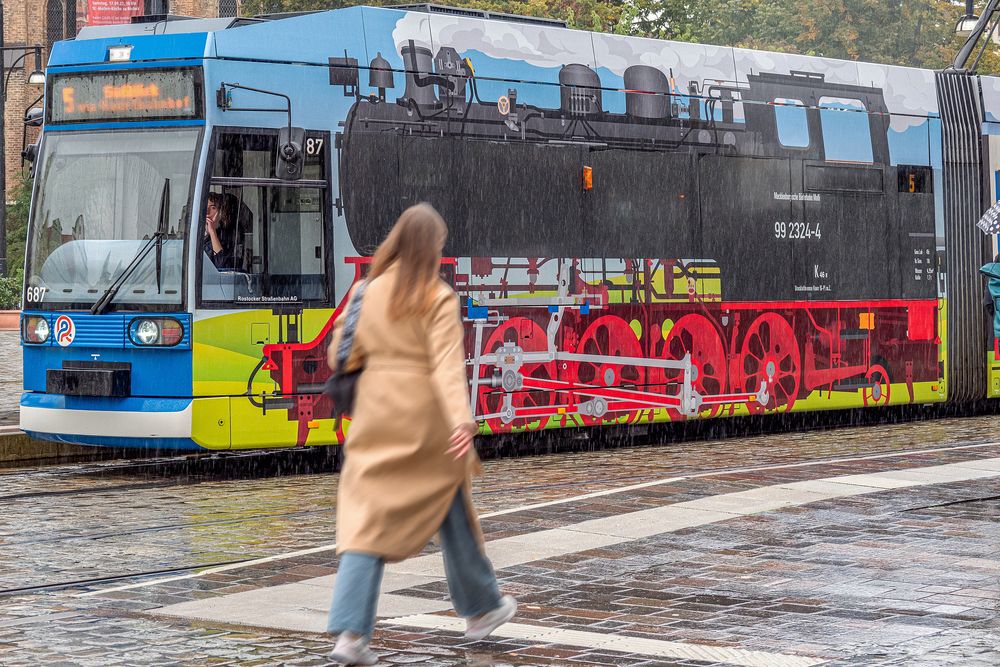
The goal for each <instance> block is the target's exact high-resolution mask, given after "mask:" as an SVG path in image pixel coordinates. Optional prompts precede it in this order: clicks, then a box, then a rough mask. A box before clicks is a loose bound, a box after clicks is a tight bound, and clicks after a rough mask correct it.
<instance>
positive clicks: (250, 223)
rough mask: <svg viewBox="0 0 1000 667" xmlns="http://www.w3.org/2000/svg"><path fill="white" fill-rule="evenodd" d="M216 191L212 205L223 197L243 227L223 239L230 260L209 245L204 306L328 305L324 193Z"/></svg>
mask: <svg viewBox="0 0 1000 667" xmlns="http://www.w3.org/2000/svg"><path fill="white" fill-rule="evenodd" d="M212 192H214V193H216V196H213V195H209V197H208V201H212V200H217V199H218V196H221V198H222V201H223V202H224V204H223V206H224V210H226V211H228V215H229V216H230V217H233V216H234V215H235V217H236V219H237V221H238V223H237V225H236V226H235V227H232V228H230V229H232V231H231V232H229V233H228V234H225V235H221V236H220V237H219V238H220V240H223V236H224V239H225V240H224V242H223V245H224V251H225V252H226V253H227V259H226V260H224V261H219V260H217V259H216V258H215V257H213V255H212V253H210V252H209V248H208V246H207V243H208V241H206V248H205V253H204V255H205V258H204V259H203V260H202V299H203V300H204V301H214V302H235V303H236V304H243V305H250V304H255V303H259V304H261V305H263V306H266V305H267V304H278V303H302V302H317V301H323V302H325V301H327V299H328V295H327V281H326V248H325V242H324V236H323V202H324V197H325V194H324V191H323V190H322V189H320V188H308V187H295V186H285V185H242V186H232V187H230V186H222V187H220V186H214V187H213V188H212ZM206 209H207V204H206ZM234 211H239V212H238V213H234ZM227 224H229V223H227ZM228 257H233V258H235V259H234V260H229V259H228Z"/></svg>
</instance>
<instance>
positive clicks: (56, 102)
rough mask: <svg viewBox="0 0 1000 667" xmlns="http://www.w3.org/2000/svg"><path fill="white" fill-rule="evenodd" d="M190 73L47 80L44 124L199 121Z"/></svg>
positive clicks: (194, 74) (196, 84) (195, 81)
mask: <svg viewBox="0 0 1000 667" xmlns="http://www.w3.org/2000/svg"><path fill="white" fill-rule="evenodd" d="M201 89H202V85H201V76H200V71H199V70H195V69H177V70H122V71H117V72H79V73H72V74H63V75H59V76H55V77H52V84H51V88H50V90H49V94H48V96H47V97H48V100H49V109H48V118H47V119H46V120H47V122H49V123H81V122H95V121H112V120H114V121H120V120H156V119H171V120H173V119H188V118H201V117H202V101H201Z"/></svg>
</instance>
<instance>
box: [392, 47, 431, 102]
mask: <svg viewBox="0 0 1000 667" xmlns="http://www.w3.org/2000/svg"><path fill="white" fill-rule="evenodd" d="M401 54H402V56H403V67H405V68H406V91H405V92H404V93H403V96H404V97H406V98H408V99H411V100H413V101H414V102H416V103H417V104H419V105H421V106H434V105H436V104H437V103H438V100H437V95H435V94H434V86H433V85H420V83H419V82H418V78H420V79H422V78H423V77H426V76H427V75H429V74H431V73H432V72H433V71H434V68H433V65H432V60H431V50H430V49H428V48H427V47H424V46H417V45H415V44H414V43H413V40H410V42H409V44H407V45H406V46H404V47H403V48H402V50H401Z"/></svg>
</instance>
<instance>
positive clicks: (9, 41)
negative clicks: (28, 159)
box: [3, 0, 47, 183]
mask: <svg viewBox="0 0 1000 667" xmlns="http://www.w3.org/2000/svg"><path fill="white" fill-rule="evenodd" d="M3 10H4V12H3V19H4V20H3V28H4V30H3V33H4V43H5V44H6V45H7V46H15V45H21V44H28V45H33V44H39V43H44V41H45V2H44V0H5V1H4V3H3ZM17 55H19V54H15V55H13V56H10V55H9V56H7V60H6V61H5V63H4V64H5V65H6V64H9V63H10V62H11V58H16V57H17ZM46 57H47V54H45V53H44V52H43V53H42V58H43V62H44V60H45V58H46ZM34 67H35V58H34V55H32V54H29V55H28V56H27V57H26V58H25V59H24V60H23V61H21V63H20V64H19V65H18V66H17V68H15V69H14V70H13V71H12V72H10V85H9V86H8V87H7V102H6V104H5V105H4V130H5V131H4V135H5V148H6V150H5V152H4V157H5V165H4V166H5V168H6V170H7V182H8V183H10V182H12V180H11V179H13V178H14V177H15V176H16V175H17V174H18V172H20V170H21V145H22V139H21V134H22V130H23V127H24V125H23V119H24V111H25V108H26V107H27V106H28V105H29V104H31V103H32V102H33V101H34V100H35V99H36V98H37V97H38V96H39V95H41V93H42V87H41V86H28V85H26V84H25V81H26V79H27V76H28V74H30V73H31V71H32V70H33V69H34ZM32 140H34V132H32V133H30V134H29V136H28V141H29V142H30V141H32Z"/></svg>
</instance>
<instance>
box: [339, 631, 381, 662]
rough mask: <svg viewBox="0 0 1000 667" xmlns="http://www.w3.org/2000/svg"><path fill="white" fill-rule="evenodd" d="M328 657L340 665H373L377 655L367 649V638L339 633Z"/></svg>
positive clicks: (376, 660)
mask: <svg viewBox="0 0 1000 667" xmlns="http://www.w3.org/2000/svg"><path fill="white" fill-rule="evenodd" d="M330 657H331V658H332V659H333V660H334V661H336V662H338V663H340V664H341V665H374V664H375V663H377V662H378V657H376V655H375V654H374V653H372V652H371V651H370V650H369V649H368V639H367V638H365V637H358V636H357V635H351V634H349V633H347V632H342V633H340V636H339V637H337V645H336V646H334V647H333V652H332V653H331V654H330Z"/></svg>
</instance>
